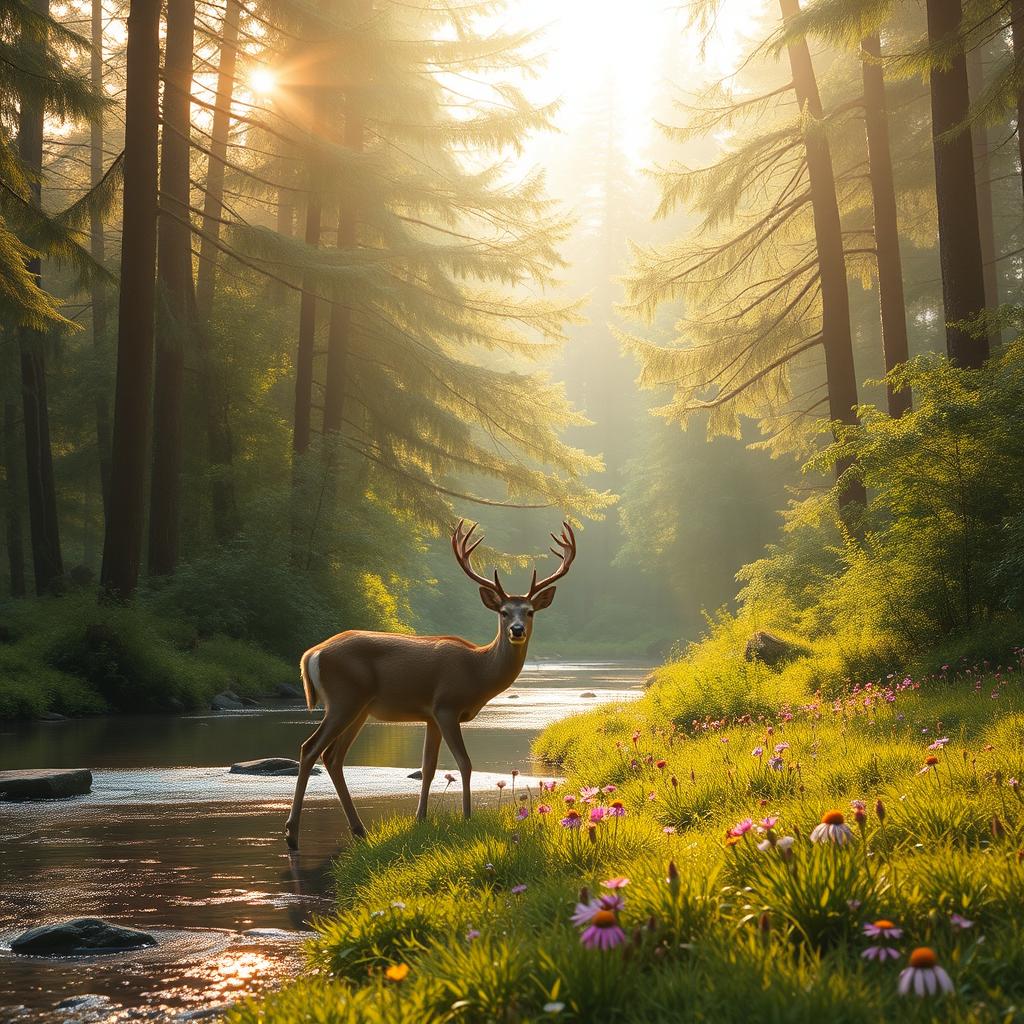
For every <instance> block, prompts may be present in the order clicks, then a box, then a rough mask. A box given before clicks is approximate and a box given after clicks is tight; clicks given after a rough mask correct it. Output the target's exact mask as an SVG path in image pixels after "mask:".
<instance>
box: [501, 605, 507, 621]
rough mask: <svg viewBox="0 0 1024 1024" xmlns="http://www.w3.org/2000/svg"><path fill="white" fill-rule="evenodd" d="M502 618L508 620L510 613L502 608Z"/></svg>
mask: <svg viewBox="0 0 1024 1024" xmlns="http://www.w3.org/2000/svg"><path fill="white" fill-rule="evenodd" d="M501 617H502V618H503V619H507V618H508V612H507V611H505V609H504V608H502V609H501Z"/></svg>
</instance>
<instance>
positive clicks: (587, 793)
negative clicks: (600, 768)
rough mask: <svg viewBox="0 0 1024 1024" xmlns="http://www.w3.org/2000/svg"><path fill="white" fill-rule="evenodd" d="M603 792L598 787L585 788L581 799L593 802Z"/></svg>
mask: <svg viewBox="0 0 1024 1024" xmlns="http://www.w3.org/2000/svg"><path fill="white" fill-rule="evenodd" d="M600 792H601V790H600V789H598V788H597V786H584V787H583V788H582V789H581V790H580V797H581V798H582V799H584V800H593V799H594V797H595V796H597V794H598V793H600Z"/></svg>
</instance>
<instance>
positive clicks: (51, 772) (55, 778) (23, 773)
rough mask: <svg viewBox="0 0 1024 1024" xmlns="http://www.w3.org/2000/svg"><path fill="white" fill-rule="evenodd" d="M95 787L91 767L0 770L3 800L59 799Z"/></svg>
mask: <svg viewBox="0 0 1024 1024" xmlns="http://www.w3.org/2000/svg"><path fill="white" fill-rule="evenodd" d="M91 789H92V772H91V771H89V769H88V768H26V769H22V770H19V771H6V772H0V800H59V799H61V798H63V797H68V796H80V795H81V794H82V793H88V792H89V791H90V790H91Z"/></svg>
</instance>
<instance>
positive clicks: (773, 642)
mask: <svg viewBox="0 0 1024 1024" xmlns="http://www.w3.org/2000/svg"><path fill="white" fill-rule="evenodd" d="M799 654H800V648H799V647H797V646H796V645H795V644H791V643H789V641H787V640H783V639H782V637H779V636H776V635H775V634H774V633H768V632H767V631H765V630H763V629H759V630H758V631H757V632H756V633H755V634H754V635H753V636H752V637H751V638H750V639H749V640H748V641H747V646H746V649H745V650H744V652H743V656H744V658H746V660H747V661H760V662H761V663H762V664H763V665H767V666H768V667H769V668H776V667H777V666H779V665H781V664H782V663H783V662H784V661H789V660H790V659H791V658H795V657H797V656H798V655H799Z"/></svg>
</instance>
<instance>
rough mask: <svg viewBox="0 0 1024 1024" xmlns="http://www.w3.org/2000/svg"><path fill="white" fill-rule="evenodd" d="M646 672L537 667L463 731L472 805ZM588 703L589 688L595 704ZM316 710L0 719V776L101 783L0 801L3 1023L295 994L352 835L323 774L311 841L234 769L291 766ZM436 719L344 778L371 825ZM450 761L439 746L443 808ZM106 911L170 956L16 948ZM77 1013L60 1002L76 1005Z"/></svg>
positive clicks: (387, 734)
mask: <svg viewBox="0 0 1024 1024" xmlns="http://www.w3.org/2000/svg"><path fill="white" fill-rule="evenodd" d="M646 671H647V667H646V666H638V665H627V664H620V663H613V662H602V663H597V662H589V663H553V662H541V663H530V664H528V665H527V666H526V668H524V670H523V672H522V674H521V675H520V677H519V680H518V681H517V683H516V685H515V686H513V687H512V688H511V689H510V690H508V691H506V692H505V693H504V694H502V695H500V696H499V697H497V698H496V699H495V700H494V701H493V702H492V703H491V704H489V705H488V706H487V707H485V708H484V709H483V710H482V711H481V712H480V714H479V716H478V717H477V719H476V720H475V721H474V722H471V723H468V724H467V725H466V726H465V727H464V730H465V737H466V745H467V747H468V749H469V753H470V757H471V758H472V760H473V787H474V790H477V791H479V794H480V795H478V796H477V797H476V798H475V803H476V804H477V805H479V804H480V803H482V802H486V801H488V800H493V798H494V796H493V795H494V794H495V793H496V792H497V789H496V783H497V781H498V780H499V779H502V778H504V779H509V778H510V776H509V772H510V771H511V770H512V769H513V768H516V769H518V770H519V771H520V772H521V773H522V776H521V777H520V779H519V780H518V781H517V784H518V785H520V786H521V785H524V784H526V785H535V784H536V779H537V777H541V778H543V777H550V770H548V769H545V766H544V765H543V764H541V763H538V762H535V761H533V759H532V758H531V757H530V744H531V743H532V741H533V739H534V738H535V737H536V735H537V734H538V733H539V732H540V730H541V729H543V728H544V727H545V726H546V725H548V724H550V723H551V722H554V721H557V720H558V719H560V718H564V717H566V716H567V715H570V714H573V713H575V712H577V711H580V710H584V709H586V708H589V707H593V706H594V705H597V704H602V703H609V702H623V701H626V700H631V699H634V698H636V697H637V696H639V695H640V693H641V692H642V679H643V677H644V675H645V674H646ZM584 693H588V694H593V695H594V696H593V697H582V696H581V695H582V694H584ZM320 715H321V712H320V711H319V710H317V711H316V712H313V713H311V712H308V711H307V710H306V709H305V707H303V706H301V705H300V704H298V703H297V702H273V703H270V704H268V705H267V706H266V707H260V708H254V709H249V710H245V711H238V712H210V713H205V714H195V715H187V716H186V715H183V716H173V717H158V716H145V717H143V716H139V717H132V716H123V717H116V718H114V717H112V718H95V719H75V720H68V721H61V722H32V723H23V724H10V723H6V724H0V769H10V768H90V769H92V772H93V787H92V792H91V793H90V794H88V795H86V796H80V797H73V798H70V799H67V800H54V801H41V802H30V803H20V804H19V803H0V1021H3V1022H14V1021H18V1022H21V1021H39V1022H45V1024H50V1022H58V1021H60V1022H74V1024H92V1022H99V1021H128V1020H157V1021H185V1020H198V1019H202V1018H203V1017H207V1016H210V1015H214V1016H215V1015H216V1012H217V1010H218V1008H223V1007H224V1006H226V1005H228V1004H230V1003H232V1002H235V1001H237V1000H239V999H242V998H244V997H246V996H249V995H254V994H257V993H259V992H261V991H264V990H266V989H267V988H272V987H275V986H278V985H280V984H282V983H283V982H284V981H287V980H288V979H289V978H291V977H294V976H295V974H296V973H297V972H298V971H299V970H300V969H301V967H302V964H303V962H304V958H303V953H302V941H303V939H304V938H305V937H307V935H308V932H309V922H310V920H311V919H312V918H313V917H314V916H316V915H317V914H323V913H327V912H329V911H330V910H331V908H332V904H333V900H332V898H331V891H332V890H331V878H330V865H331V861H332V859H333V858H334V857H335V856H336V855H337V854H338V853H339V852H340V851H341V850H342V849H343V848H344V846H345V845H346V844H347V843H348V842H349V841H350V840H349V836H348V828H347V824H346V822H345V819H344V815H343V814H342V811H341V807H340V805H339V803H338V800H337V797H336V795H335V792H334V789H333V787H332V785H331V782H330V779H329V778H328V776H327V773H326V772H321V774H319V775H317V776H314V777H313V778H311V779H310V784H309V788H308V790H307V794H306V801H305V805H304V809H303V814H302V832H301V839H300V841H301V850H300V852H299V853H298V854H294V855H291V856H289V854H288V851H287V849H286V847H285V844H284V839H283V832H282V830H283V826H284V819H285V816H286V815H287V811H288V807H289V805H290V803H291V795H292V789H293V787H294V779H293V778H288V777H283V778H277V777H260V776H246V775H230V774H228V771H227V768H228V766H230V765H231V764H232V763H234V762H236V761H244V760H250V759H253V758H258V757H272V756H282V757H296V756H297V755H298V748H299V744H300V743H301V742H302V740H303V739H304V738H305V737H306V736H307V735H308V734H309V733H310V732H312V731H313V729H314V728H315V726H316V724H317V722H318V721H319V718H320ZM422 742H423V727H422V726H417V725H406V724H391V723H387V724H385V723H375V722H369V723H367V725H366V727H365V728H364V729H363V732H362V734H361V735H360V736H359V738H358V740H357V741H356V742H355V744H354V745H353V747H352V749H351V751H350V752H349V754H348V757H347V758H346V762H347V764H346V770H345V777H346V780H347V782H348V784H349V788H350V790H351V792H352V795H353V797H354V799H355V800H356V802H357V804H358V806H359V813H360V816H361V817H362V818H363V821H364V822H366V824H367V825H368V826H369V825H370V824H371V823H372V822H374V821H376V820H379V819H381V818H383V817H388V816H390V815H393V814H395V813H407V814H410V815H411V814H412V812H413V810H414V808H415V802H416V797H417V796H418V794H419V786H420V784H419V782H418V781H415V780H412V779H409V778H408V775H409V773H410V772H412V771H414V770H416V769H417V768H418V767H419V760H420V754H421V747H422ZM449 770H454V760H453V759H452V757H451V755H450V753H449V751H448V749H447V747H445V746H442V749H441V760H440V763H439V767H438V774H437V777H436V778H435V780H434V788H433V791H432V793H433V795H432V797H431V813H453V814H454V813H457V811H458V805H459V799H460V798H459V791H460V786H459V784H458V783H457V784H456V785H455V786H453V787H451V790H450V791H449V792H448V793H444V789H445V782H444V773H445V772H446V771H449ZM86 916H89V917H103V918H106V919H108V920H112V921H116V922H117V923H120V924H125V925H128V926H131V927H136V928H142V929H145V930H146V931H149V932H151V933H152V934H154V935H155V936H156V938H157V940H158V945H157V946H155V947H152V948H149V949H145V950H141V951H136V952H132V953H121V954H106V955H102V956H94V957H73V958H70V957H69V958H42V957H24V956H16V955H14V954H12V953H11V952H10V948H9V943H10V942H11V940H12V939H13V938H14V937H15V936H17V935H18V934H20V933H21V932H23V931H25V930H26V929H28V928H31V927H35V926H37V925H40V924H46V923H48V922H51V921H56V920H60V919H64V918H69V917H86ZM62 1004H63V1005H62Z"/></svg>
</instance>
